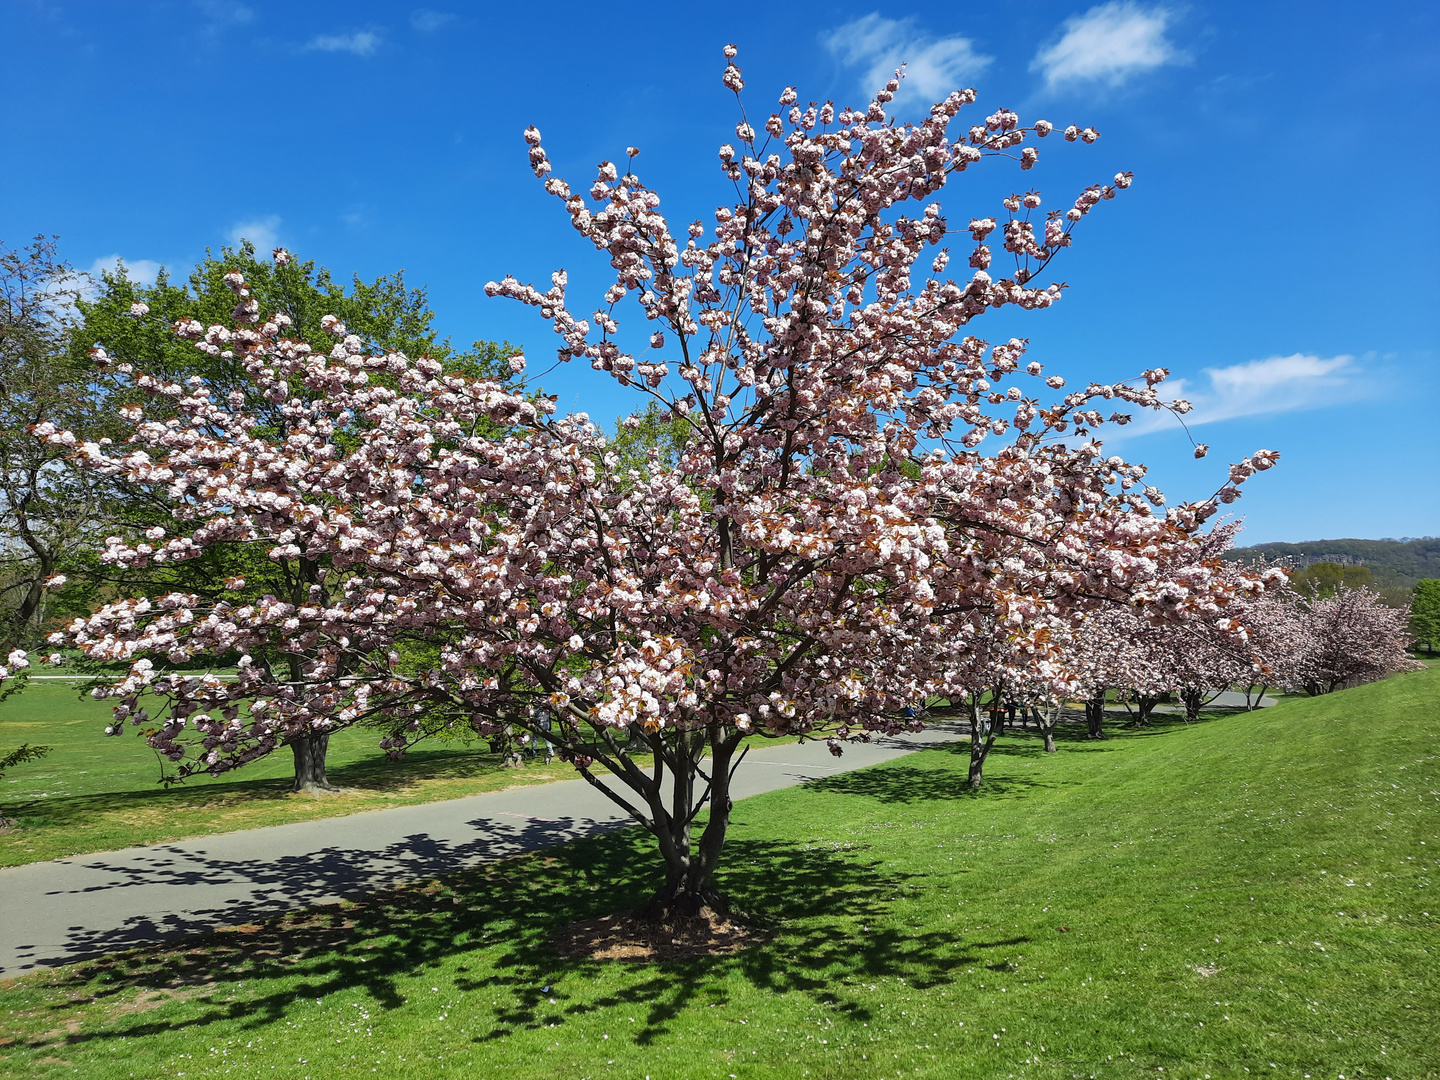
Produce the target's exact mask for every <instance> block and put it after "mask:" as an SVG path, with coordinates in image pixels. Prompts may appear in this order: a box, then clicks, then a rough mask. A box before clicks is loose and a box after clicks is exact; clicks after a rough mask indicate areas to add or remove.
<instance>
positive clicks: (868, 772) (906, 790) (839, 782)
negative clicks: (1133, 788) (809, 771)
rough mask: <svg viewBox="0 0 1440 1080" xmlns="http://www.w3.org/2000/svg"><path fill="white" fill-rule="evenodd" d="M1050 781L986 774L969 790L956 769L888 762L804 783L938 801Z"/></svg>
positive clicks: (896, 799) (963, 749)
mask: <svg viewBox="0 0 1440 1080" xmlns="http://www.w3.org/2000/svg"><path fill="white" fill-rule="evenodd" d="M999 749H1000V744H999V742H997V743H996V745H995V749H993V750H991V752H990V753H991V758H992V760H993V758H994V755H995V753H996V752H997V751H998V750H999ZM937 752H939V753H944V754H953V755H956V756H960V755H964V756H965V757H967V758H968V757H969V755H970V747H969V744H967V743H962V744H960V745H959V746H958V747H957V746H953V745H952V746H945V747H940V748H938V750H937ZM1055 786H1057V785H1056V782H1055V781H1052V780H1034V779H1031V778H1028V777H1022V776H989V775H987V776H986V777H985V781H984V783H983V784H982V785H981V787H980V790H978V791H975V790H972V789H971V788H970V786H969V784H968V783H967V782H966V778H965V774H964V773H963V772H958V771H957V770H955V769H924V768H919V767H917V766H914V765H887V766H885V767H884V768H874V769H860V770H857V771H856V772H853V773H841V774H840V775H839V776H827V777H825V778H824V779H821V780H812V781H811V782H810V783H809V784H807V785H806V788H807V789H808V790H810V791H826V792H830V793H832V794H835V795H859V796H862V797H864V798H867V799H875V800H876V801H878V802H882V803H918V802H939V801H945V800H953V799H975V798H986V797H990V798H993V797H999V796H1007V795H1008V796H1012V797H1022V798H1023V797H1024V795H1025V793H1027V792H1029V791H1032V790H1035V789H1037V788H1051V787H1055Z"/></svg>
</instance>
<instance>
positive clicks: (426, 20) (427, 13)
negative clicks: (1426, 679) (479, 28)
mask: <svg viewBox="0 0 1440 1080" xmlns="http://www.w3.org/2000/svg"><path fill="white" fill-rule="evenodd" d="M456 18H458V16H456V15H453V14H451V13H450V12H448V11H431V10H430V9H429V8H420V9H418V10H417V11H414V12H412V13H411V15H410V25H411V26H413V27H414V28H415V29H416V30H419V31H420V32H421V33H422V34H433V33H434V32H435V31H436V30H439V29H440V28H441V27H442V26H444V25H445V24H446V23H451V22H454V21H455V20H456Z"/></svg>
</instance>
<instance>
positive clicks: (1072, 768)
mask: <svg viewBox="0 0 1440 1080" xmlns="http://www.w3.org/2000/svg"><path fill="white" fill-rule="evenodd" d="M1437 706H1440V669H1433V668H1432V669H1430V670H1428V671H1425V672H1421V673H1417V674H1414V675H1406V676H1400V677H1397V678H1394V679H1391V680H1389V681H1387V682H1385V683H1381V684H1377V685H1373V686H1367V687H1362V688H1360V689H1357V690H1351V691H1347V692H1344V693H1340V694H1335V695H1331V696H1329V697H1325V698H1318V699H1309V700H1306V699H1299V700H1290V701H1287V702H1284V703H1282V704H1280V705H1278V706H1276V707H1275V708H1273V709H1268V710H1265V711H1263V712H1261V713H1252V714H1238V715H1228V716H1224V717H1221V718H1217V719H1212V720H1208V721H1206V722H1203V723H1200V724H1194V725H1189V726H1187V725H1184V724H1182V723H1180V722H1179V721H1178V720H1175V719H1174V718H1164V719H1163V720H1162V721H1161V724H1160V725H1159V726H1157V728H1155V729H1152V730H1150V731H1146V732H1130V733H1117V735H1116V737H1114V738H1112V739H1110V740H1109V741H1106V742H1102V743H1087V742H1083V741H1079V740H1066V741H1062V743H1061V748H1060V752H1059V753H1057V754H1054V755H1050V756H1046V755H1044V754H1042V753H1039V748H1038V745H1037V743H1038V740H1036V739H1035V738H1034V737H1033V736H1028V737H1025V736H1020V737H1015V738H1009V737H1007V738H1006V739H1005V740H1003V741H1002V742H1001V743H1000V744H999V746H998V747H997V749H996V751H995V753H994V754H993V755H992V757H991V761H990V764H989V766H988V768H987V774H988V777H989V781H988V783H987V787H986V789H985V790H984V791H983V792H982V793H981V794H980V795H979V796H978V797H975V796H970V795H967V794H965V793H964V791H963V783H964V777H965V767H966V762H967V755H966V750H965V747H964V744H961V745H960V746H959V747H958V748H956V749H955V750H953V751H951V750H935V751H927V752H924V753H919V754H915V755H911V756H909V757H906V758H903V759H901V760H899V761H896V762H892V763H890V764H887V765H882V766H878V767H875V768H872V769H867V770H862V771H860V772H856V773H850V774H845V775H840V776H837V777H835V778H833V779H831V780H827V781H824V782H820V783H815V784H811V785H810V786H808V787H806V788H803V789H791V790H788V791H780V792H774V793H771V794H768V795H764V796H760V797H757V798H754V799H750V800H746V801H745V802H742V803H740V804H738V805H737V807H736V820H737V824H736V827H735V831H734V833H733V840H732V842H731V844H730V846H729V847H728V848H727V859H728V864H727V871H726V876H725V879H724V884H725V887H726V888H727V889H728V891H729V892H730V894H731V896H732V898H733V900H734V901H735V903H736V904H737V906H739V907H740V908H742V909H744V910H748V911H751V912H754V913H758V914H761V915H763V916H764V917H765V918H766V919H768V920H770V921H771V923H772V925H773V927H774V930H775V935H774V937H773V939H772V940H770V941H769V942H768V943H766V944H764V945H760V946H756V947H754V948H752V949H749V950H747V951H745V952H742V953H738V954H734V955H730V956H723V957H711V958H706V959H701V960H692V961H687V962H683V963H680V962H676V963H667V964H651V965H642V964H632V963H626V962H623V961H617V962H611V963H596V962H592V961H583V960H562V959H560V958H559V957H558V956H557V954H556V953H555V952H554V951H553V949H552V948H551V947H550V945H549V943H548V942H549V936H550V935H551V934H552V933H553V932H554V930H555V929H556V928H558V927H561V926H563V925H565V924H567V923H569V922H570V921H572V920H575V919H583V918H588V917H591V916H595V915H597V914H602V913H606V912H610V911H614V910H617V909H620V908H623V907H626V906H629V905H633V904H635V903H636V902H638V901H640V900H641V899H643V898H644V897H645V896H646V895H647V893H648V891H649V889H650V888H651V887H652V886H653V884H654V874H655V869H656V861H655V860H654V858H653V857H652V856H651V854H650V850H649V848H648V846H647V845H646V844H645V843H644V842H643V839H642V836H641V835H640V834H639V833H638V831H636V830H633V829H632V830H624V831H621V832H618V833H613V834H610V835H609V836H607V837H604V838H601V839H598V840H594V841H588V842H583V843H577V844H573V845H569V846H566V847H564V848H559V849H556V850H554V851H552V852H549V853H545V854H542V855H537V856H530V857H525V858H520V859H514V860H510V861H508V862H505V863H502V864H498V865H494V866H491V867H488V868H483V869H479V870H476V871H473V872H469V873H465V874H462V875H459V876H457V877H454V878H451V879H447V880H446V881H443V882H438V883H433V884H431V885H428V886H416V887H413V888H408V889H404V890H399V891H396V892H392V893H387V894H383V895H377V896H375V897H373V898H371V899H369V900H367V901H364V902H361V903H356V904H347V905H340V906H335V907H331V908H326V909H323V910H321V911H319V912H312V913H308V914H302V915H296V916H293V917H290V918H286V919H282V920H278V921H276V922H274V923H270V924H266V925H264V926H252V927H245V928H241V929H239V930H235V931H229V932H224V933H219V934H215V935H211V936H209V937H207V938H204V939H199V940H196V941H193V942H190V943H188V944H187V945H185V946H183V947H173V946H172V947H169V948H164V949H156V950H154V951H144V952H136V953H131V954H127V955H123V956H119V957H114V958H111V959H108V960H104V961H100V962H96V963H91V964H86V965H80V966H76V967H73V968H68V969H61V970H58V971H56V972H53V973H48V974H36V975H32V976H28V977H26V978H25V979H22V980H19V981H17V982H14V983H10V984H8V985H7V986H6V988H5V991H4V1008H3V1010H0V1043H3V1046H0V1055H3V1056H0V1075H3V1076H14V1077H27V1078H29V1077H49V1076H57V1077H58V1076H61V1075H65V1076H70V1075H76V1074H78V1075H81V1076H84V1077H93V1078H97V1080H99V1078H111V1077H115V1078H123V1077H142V1078H149V1077H171V1076H182V1075H183V1076H185V1077H220V1076H227V1075H233V1076H256V1075H258V1076H272V1077H277V1078H295V1080H302V1078H306V1077H310V1078H313V1080H320V1078H321V1077H325V1078H327V1080H329V1078H334V1077H348V1076H355V1077H364V1076H388V1077H402V1078H417V1080H418V1078H427V1080H428V1078H432V1077H443V1076H454V1077H491V1076H503V1077H506V1078H511V1077H515V1078H525V1077H537V1078H538V1077H575V1078H581V1077H593V1078H600V1077H617V1078H626V1080H641V1078H643V1077H646V1076H648V1077H651V1078H652V1080H686V1078H688V1080H702V1078H710V1077H715V1078H720V1080H728V1078H729V1077H732V1076H733V1077H737V1078H752V1077H753V1078H760V1077H784V1078H795V1080H803V1078H807V1077H814V1078H817V1080H818V1078H822V1077H824V1078H840V1077H866V1078H869V1077H903V1078H909V1077H935V1078H951V1077H976V1078H982V1077H983V1078H991V1077H1012V1076H1013V1077H1022V1076H1024V1077H1053V1078H1065V1080H1073V1078H1076V1077H1107V1078H1108V1077H1159V1078H1162V1080H1168V1078H1174V1077H1183V1078H1195V1080H1202V1078H1204V1077H1207V1076H1209V1077H1211V1078H1216V1080H1218V1078H1220V1077H1237V1078H1239V1077H1246V1076H1250V1077H1259V1076H1284V1077H1294V1078H1296V1080H1304V1078H1305V1077H1307V1076H1308V1077H1311V1078H1312V1080H1321V1078H1330V1080H1335V1078H1337V1077H1339V1076H1341V1075H1343V1076H1344V1077H1346V1078H1347V1080H1351V1078H1356V1077H1375V1078H1382V1077H1392V1078H1394V1080H1401V1078H1404V1080H1414V1078H1418V1077H1437V1076H1440V1027H1437V1018H1440V973H1437V961H1440V935H1437V930H1440V897H1437V895H1436V893H1435V882H1436V877H1437V874H1436V870H1437V860H1440V813H1437V811H1440V795H1437V792H1440V707H1437Z"/></svg>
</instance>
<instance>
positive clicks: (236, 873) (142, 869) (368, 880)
mask: <svg viewBox="0 0 1440 1080" xmlns="http://www.w3.org/2000/svg"><path fill="white" fill-rule="evenodd" d="M959 738H961V733H960V727H959V725H958V724H953V723H939V724H935V725H932V726H931V727H929V728H927V729H926V730H925V731H923V732H920V733H919V734H915V735H901V736H897V737H895V738H883V739H877V740H876V741H875V742H872V743H869V744H866V745H850V746H847V747H846V748H845V754H844V756H843V757H840V758H835V757H832V756H831V754H830V753H829V750H828V749H827V747H826V745H825V743H823V742H810V743H804V744H801V745H786V746H766V747H759V748H756V749H754V750H752V751H751V752H750V753H749V754H748V755H747V756H746V758H745V760H744V762H743V763H742V764H741V765H740V768H739V769H738V770H737V772H736V774H735V781H734V785H733V797H734V798H735V799H741V798H744V797H746V796H748V795H759V794H761V793H762V792H766V791H774V790H775V789H777V788H784V787H792V786H794V785H796V784H803V783H806V782H808V781H810V780H816V779H819V778H821V777H824V776H832V775H834V774H836V773H840V772H848V771H850V770H852V769H859V768H863V767H864V766H866V765H874V764H877V763H879V762H882V761H889V760H891V759H892V758H896V757H899V756H901V755H903V754H908V753H910V752H912V751H914V750H919V749H924V748H925V747H929V746H939V745H943V744H944V743H949V742H954V741H956V740H957V739H959ZM629 821H630V819H629V818H628V817H627V816H626V815H625V814H624V812H623V811H621V810H620V808H619V807H617V806H616V805H615V804H614V803H612V802H611V801H610V800H609V799H607V798H606V797H605V796H604V795H602V794H600V793H599V792H598V791H596V790H595V789H594V788H592V787H591V786H590V785H589V784H587V783H586V782H585V781H584V780H562V781H558V782H556V783H552V784H537V785H534V786H532V787H521V788H513V789H511V790H509V791H496V792H490V793H488V794H485V795H472V796H470V797H468V798H464V799H452V800H447V801H445V802H435V803H426V804H424V805H420V806H401V807H396V808H394V809H391V810H372V811H368V812H366V813H360V814H351V815H349V816H347V817H337V818H327V819H325V820H322V821H305V822H298V823H296V824H293V825H276V826H273V827H271V828H267V829H250V830H247V831H245V832H236V833H228V834H223V835H220V836H206V837H201V838H199V839H195V840H186V841H182V842H180V843H174V844H160V845H157V846H154V847H139V848H127V849H125V850H123V851H109V852H102V853H100V854H96V855H81V856H76V857H74V858H69V859H57V860H55V861H53V862H43V863H31V864H30V865H28V866H16V867H11V868H7V869H3V870H0V912H3V915H0V978H13V977H15V976H17V975H21V974H24V973H25V972H27V971H31V970H34V969H36V968H42V967H53V966H56V965H59V964H68V963H73V962H74V961H76V960H84V959H88V958H91V957H95V956H102V955H104V954H106V953H111V952H116V951H119V950H121V949H128V948H133V947H135V946H138V945H145V944H151V943H153V942H156V941H159V940H164V939H170V938H178V937H183V936H185V935H187V934H195V933H201V932H203V931H206V930H212V929H215V928H217V927H222V926H236V925H240V924H243V923H247V922H252V921H255V920H257V919H264V918H267V917H269V916H273V915H277V914H280V913H282V912H286V911H293V910H296V909H299V908H306V907H311V906H313V905H315V904H323V903H330V902H333V901H335V900H339V899H341V898H343V897H347V896H355V895H359V894H365V893H370V892H374V891H376V890H379V889H384V888H387V887H389V886H392V885H398V884H401V883H402V882H407V881H417V880H424V879H427V878H432V877H436V876H438V875H441V874H450V873H454V872H455V871H457V870H460V869H462V868H463V867H467V866H473V865H475V864H476V863H483V862H488V861H491V860H495V859H502V858H505V857H507V856H510V855H515V854H517V853H519V852H524V851H535V850H538V849H540V848H547V847H553V846H554V845H556V844H561V843H564V842H565V841H567V840H574V839H577V838H579V837H582V836H594V835H596V834H597V833H602V832H606V831H608V830H611V829H616V828H620V827H622V826H624V825H625V824H626V823H627V822H629Z"/></svg>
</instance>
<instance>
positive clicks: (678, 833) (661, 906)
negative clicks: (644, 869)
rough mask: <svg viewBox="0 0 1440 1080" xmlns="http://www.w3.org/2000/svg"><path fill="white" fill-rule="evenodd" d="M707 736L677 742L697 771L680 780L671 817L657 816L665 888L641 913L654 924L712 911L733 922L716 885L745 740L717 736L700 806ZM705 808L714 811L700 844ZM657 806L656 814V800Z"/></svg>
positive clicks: (682, 774) (691, 736) (680, 773)
mask: <svg viewBox="0 0 1440 1080" xmlns="http://www.w3.org/2000/svg"><path fill="white" fill-rule="evenodd" d="M706 734H707V733H706V732H705V731H692V732H682V733H681V734H680V736H679V738H678V739H677V744H676V751H677V757H678V758H679V759H680V761H681V762H682V763H686V762H688V763H690V765H691V767H690V768H682V769H681V770H679V771H678V772H677V773H676V775H675V778H674V780H675V783H674V791H673V792H672V803H671V807H670V810H669V813H668V814H662V815H656V820H655V825H656V826H657V828H656V829H655V830H653V831H655V833H656V838H657V839H658V840H659V841H660V853H661V855H662V856H663V857H664V859H665V884H664V886H663V887H662V888H661V889H660V890H659V891H658V892H656V893H655V895H654V896H652V897H651V898H650V900H649V901H648V902H647V903H646V904H645V906H644V907H642V908H641V909H640V912H639V914H640V917H641V918H642V919H645V920H647V921H649V922H658V923H665V924H669V923H673V922H675V921H676V920H684V919H694V918H699V917H701V916H703V915H704V913H705V912H706V911H707V910H708V911H710V912H712V913H714V914H715V915H717V916H719V917H721V918H730V917H731V911H730V905H729V903H728V902H727V901H726V899H725V897H724V895H723V894H722V893H721V892H720V890H719V888H718V887H717V886H716V885H715V870H716V868H717V867H718V866H719V864H720V854H721V852H722V851H723V850H724V848H725V835H726V833H727V832H728V831H729V828H730V810H731V799H730V771H731V767H732V764H733V760H734V756H735V747H736V745H737V744H738V741H739V740H738V738H737V737H730V738H720V737H716V735H715V734H714V733H712V734H711V737H710V739H709V743H710V759H709V765H710V777H709V790H708V791H707V792H705V793H704V794H702V795H700V796H699V801H698V802H697V796H696V793H695V777H696V775H697V773H698V771H699V764H700V761H701V755H702V754H703V753H704V751H705V746H706ZM704 804H708V805H709V807H710V816H709V820H708V821H707V822H706V823H705V828H704V830H703V831H702V832H701V833H700V838H699V840H696V841H692V837H691V827H690V826H691V822H692V821H693V819H694V817H695V815H696V813H698V811H699V810H700V808H701V805H704ZM651 805H652V809H654V808H655V805H654V801H653V800H652V804H651Z"/></svg>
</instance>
